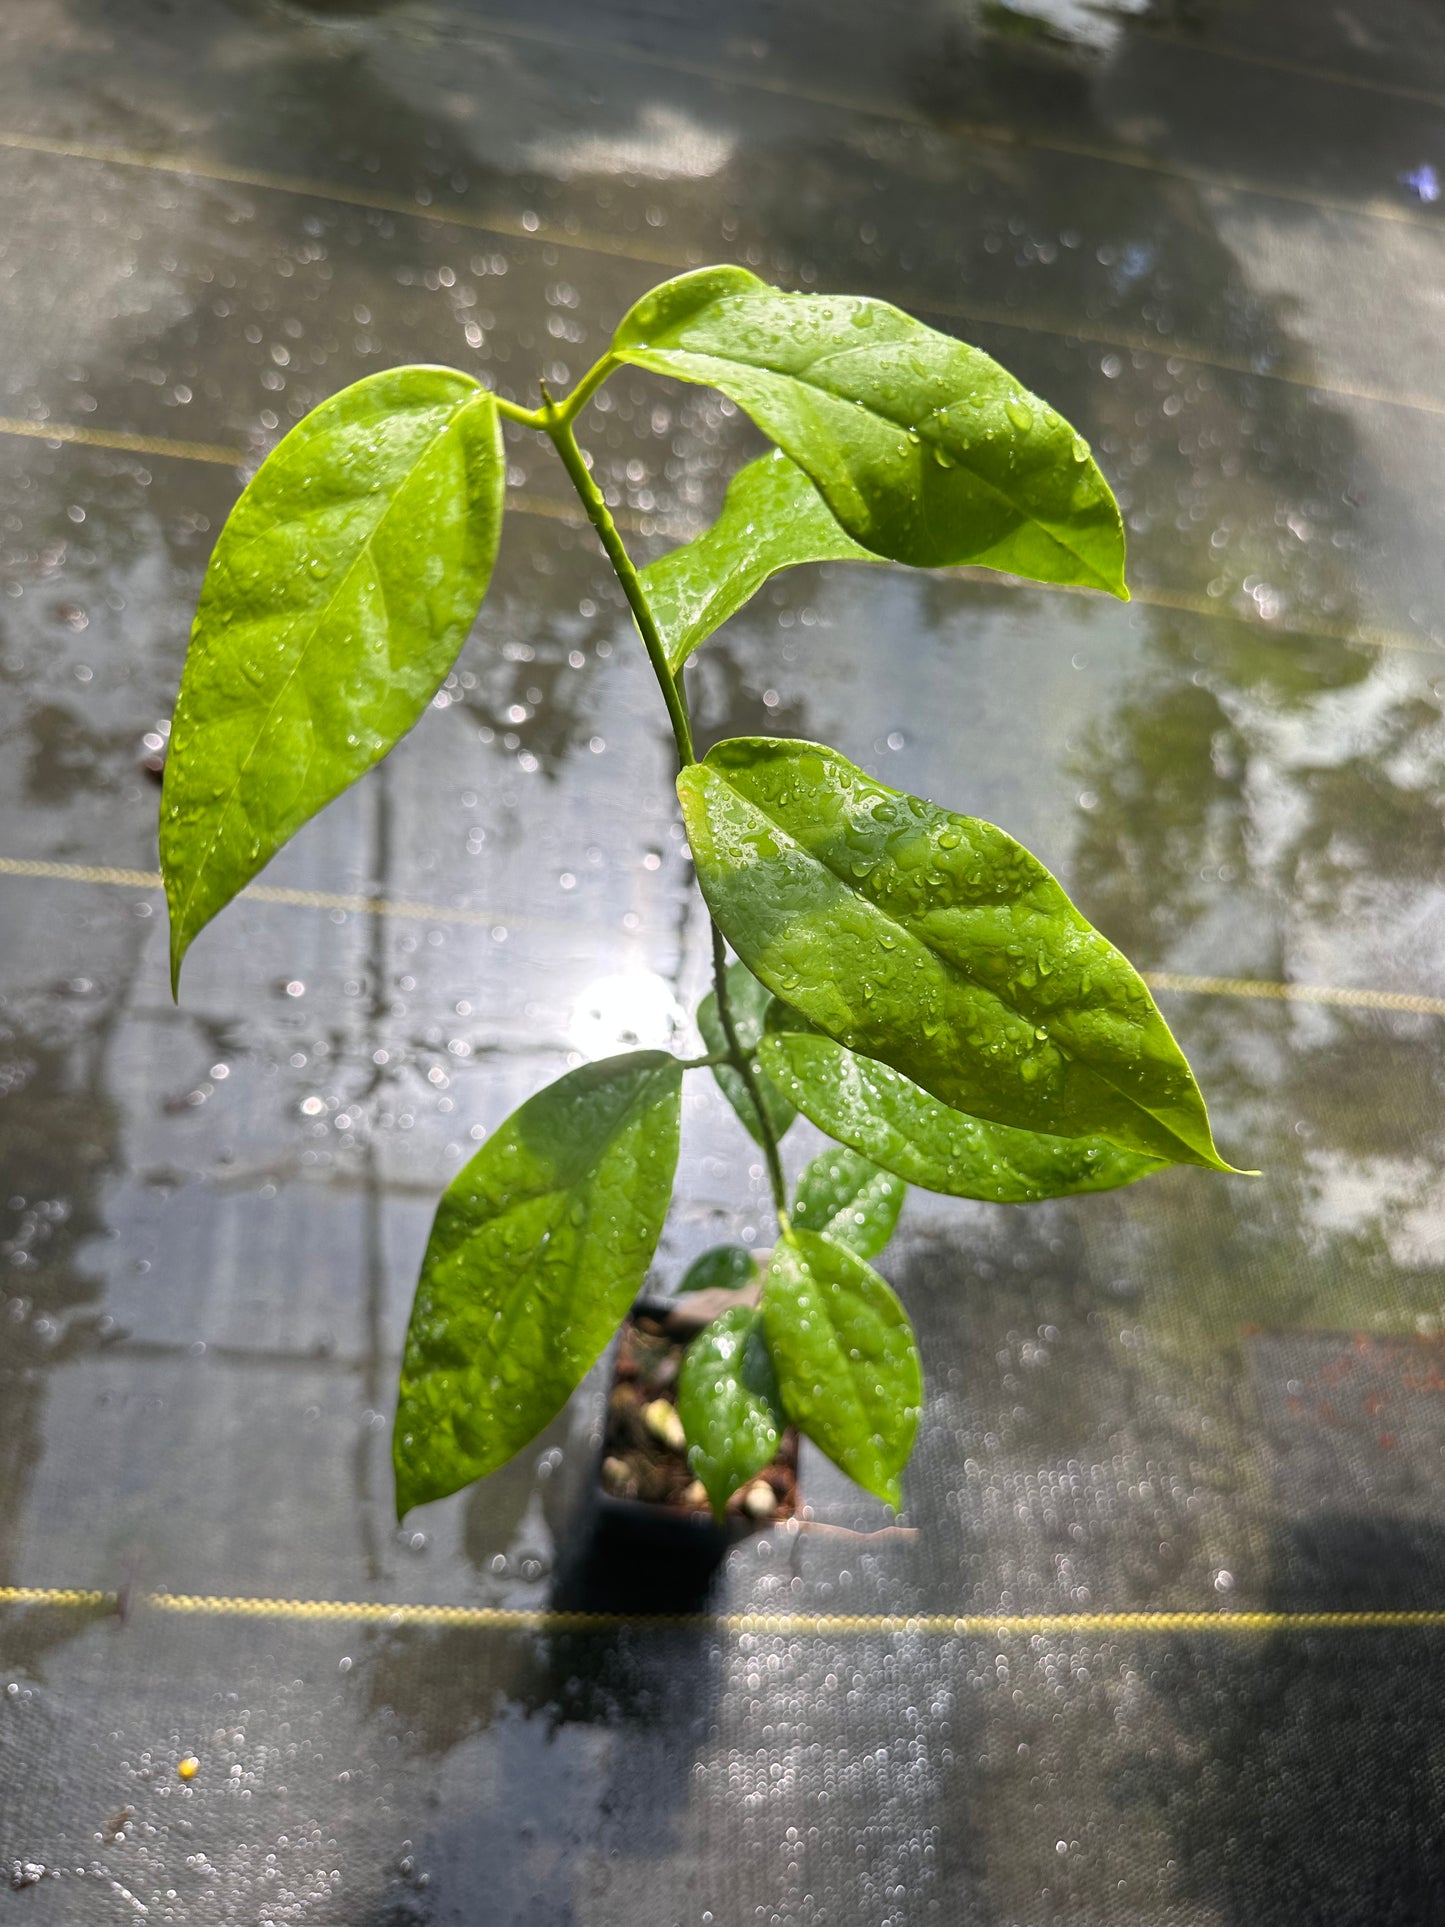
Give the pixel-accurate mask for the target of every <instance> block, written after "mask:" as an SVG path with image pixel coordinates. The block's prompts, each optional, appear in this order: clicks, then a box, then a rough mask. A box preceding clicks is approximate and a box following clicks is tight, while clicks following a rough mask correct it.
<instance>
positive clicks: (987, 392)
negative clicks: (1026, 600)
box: [613, 267, 1128, 598]
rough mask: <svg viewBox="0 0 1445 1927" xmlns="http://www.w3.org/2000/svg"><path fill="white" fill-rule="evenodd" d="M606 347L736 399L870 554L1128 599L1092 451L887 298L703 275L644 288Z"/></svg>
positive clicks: (962, 348)
mask: <svg viewBox="0 0 1445 1927" xmlns="http://www.w3.org/2000/svg"><path fill="white" fill-rule="evenodd" d="M613 353H614V354H616V355H617V356H618V357H619V358H620V359H621V360H623V361H627V362H631V363H632V364H633V365H634V366H635V367H639V368H651V369H654V370H655V371H656V372H657V373H658V374H663V375H675V376H677V377H678V378H680V379H681V380H683V381H696V382H703V383H706V384H707V385H708V386H709V387H712V388H718V389H721V390H722V392H723V393H724V394H725V395H729V396H731V397H732V399H733V400H734V401H735V402H737V403H738V405H739V406H740V407H741V408H745V409H746V410H747V412H748V413H749V414H750V415H751V416H752V418H753V420H754V421H755V422H756V423H757V425H758V427H759V428H761V429H762V431H763V433H764V434H765V435H767V436H769V437H770V438H771V439H772V440H773V441H775V442H776V443H777V444H778V446H779V447H780V448H781V449H782V450H783V451H784V453H785V454H787V455H789V456H790V457H791V458H792V460H793V461H795V462H796V463H797V464H798V466H799V467H800V468H803V469H806V470H807V472H808V474H809V475H810V476H811V477H812V478H813V480H814V482H816V483H817V485H818V488H819V490H820V491H821V493H822V495H823V497H824V499H825V500H826V502H827V504H828V507H829V508H830V509H831V510H832V511H833V514H834V515H835V516H836V517H837V519H838V521H839V522H841V523H842V525H843V527H844V529H845V530H846V531H847V533H848V534H849V535H851V536H852V537H853V538H854V540H855V541H857V542H860V543H862V545H863V546H864V547H865V548H868V549H872V550H873V551H875V553H877V554H879V555H885V556H891V557H892V558H893V559H894V560H895V561H898V562H911V563H915V564H919V565H921V566H924V567H934V566H938V565H942V564H948V563H961V562H973V563H979V564H982V565H983V566H984V567H986V568H991V569H1008V570H1011V571H1012V572H1013V573H1015V574H1017V575H1023V576H1031V577H1032V578H1033V579H1034V580H1036V581H1039V582H1062V583H1070V584H1075V585H1078V586H1081V587H1086V588H1091V589H1105V590H1107V591H1108V592H1109V593H1110V594H1112V595H1118V596H1123V597H1125V598H1127V596H1128V591H1127V589H1126V588H1125V587H1124V531H1123V525H1122V523H1121V522H1120V519H1119V510H1118V506H1117V504H1116V503H1115V501H1114V498H1113V496H1112V495H1111V494H1110V492H1109V486H1108V484H1107V483H1106V482H1105V480H1104V478H1103V476H1102V475H1101V474H1100V472H1099V470H1098V468H1097V466H1096V465H1095V463H1094V461H1093V458H1092V456H1091V455H1090V453H1089V450H1088V446H1087V444H1086V443H1085V442H1084V441H1083V440H1082V438H1081V437H1080V436H1078V435H1077V434H1076V433H1075V432H1074V430H1073V429H1072V428H1071V427H1070V426H1069V424H1068V423H1067V422H1066V421H1064V420H1063V419H1062V418H1061V417H1060V416H1059V415H1057V414H1055V412H1054V411H1053V409H1051V408H1050V407H1048V405H1047V404H1046V403H1044V402H1042V401H1040V400H1039V399H1038V397H1037V396H1036V395H1031V394H1029V393H1028V391H1027V390H1026V389H1024V388H1022V387H1020V385H1019V384H1018V382H1016V381H1015V380H1014V379H1013V377H1012V376H1011V375H1010V374H1008V372H1007V371H1006V370H1005V369H1003V368H1001V367H1000V366H999V365H998V363H997V362H996V361H992V360H990V358H989V357H988V356H987V355H985V354H982V353H981V352H980V351H979V350H978V349H977V348H970V347H967V346H966V345H965V344H964V343H963V342H961V341H955V340H954V339H953V337H952V336H951V335H942V334H939V333H937V332H936V331H935V330H934V329H932V328H927V327H925V326H924V325H923V323H922V322H921V321H915V320H914V319H913V317H912V316H911V315H906V314H903V313H902V312H901V311H900V310H899V309H897V308H892V307H889V306H888V305H887V303H886V302H882V301H872V300H869V299H867V298H865V297H863V296H861V295H817V294H784V293H782V292H781V291H780V290H779V289H777V288H771V287H769V286H768V285H767V283H766V282H763V281H759V280H758V278H757V277H756V276H755V275H752V274H749V273H748V272H747V270H746V269H745V268H737V267H719V268H699V269H698V270H697V271H696V272H695V273H692V274H685V275H682V276H680V277H679V278H678V279H677V280H675V281H668V282H665V283H664V284H663V286H662V287H660V288H654V289H653V291H652V292H651V293H650V294H647V295H644V296H643V298H642V300H641V301H639V302H638V303H637V305H636V307H634V308H633V309H632V310H631V312H630V313H629V314H627V315H625V316H624V317H623V319H622V323H621V325H620V326H619V328H618V330H617V333H616V335H615V337H614V339H613Z"/></svg>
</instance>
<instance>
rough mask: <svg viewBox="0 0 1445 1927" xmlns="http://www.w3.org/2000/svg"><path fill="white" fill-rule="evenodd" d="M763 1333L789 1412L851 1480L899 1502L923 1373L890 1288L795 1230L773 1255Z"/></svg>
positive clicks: (868, 1269)
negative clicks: (899, 1478)
mask: <svg viewBox="0 0 1445 1927" xmlns="http://www.w3.org/2000/svg"><path fill="white" fill-rule="evenodd" d="M763 1329H764V1331H765V1332H766V1334H767V1340H768V1350H769V1351H770V1352H771V1353H772V1358H773V1369H774V1371H775V1372H776V1373H777V1375H778V1389H779V1391H780V1392H781V1393H782V1399H783V1410H784V1411H785V1412H786V1413H787V1415H788V1417H789V1418H790V1419H792V1421H793V1423H794V1424H795V1425H796V1426H797V1427H798V1429H799V1430H800V1431H802V1432H805V1433H806V1434H807V1436H808V1437H809V1438H810V1439H811V1440H812V1441H813V1443H814V1445H816V1446H818V1447H820V1448H821V1449H822V1450H823V1451H824V1452H826V1453H827V1455H828V1457H829V1458H830V1459H832V1461H833V1463H834V1464H835V1465H836V1466H838V1467H839V1468H840V1469H841V1470H842V1471H844V1472H846V1473H847V1474H848V1476H849V1478H850V1479H856V1480H857V1481H858V1483H859V1485H861V1486H863V1487H865V1488H866V1490H868V1491H869V1492H872V1493H873V1494H875V1496H876V1497H878V1498H880V1499H884V1500H886V1501H887V1503H888V1504H889V1505H893V1506H896V1505H898V1504H899V1503H900V1500H901V1497H902V1493H901V1489H900V1486H899V1483H898V1474H899V1473H900V1472H901V1471H902V1470H903V1467H904V1465H905V1464H906V1463H907V1461H908V1454H909V1453H910V1452H911V1451H912V1449H913V1435H914V1433H915V1432H916V1431H917V1430H918V1416H919V1412H920V1410H921V1409H922V1405H923V1375H922V1373H921V1371H920V1369H919V1364H918V1348H917V1346H916V1345H915V1343H914V1338H913V1327H912V1326H911V1325H910V1324H909V1322H908V1318H907V1315H906V1314H905V1312H904V1310H903V1307H902V1305H900V1304H899V1302H898V1300H897V1299H896V1298H895V1297H894V1295H893V1293H892V1291H891V1290H890V1289H889V1287H888V1286H887V1285H886V1284H885V1283H884V1281H883V1280H882V1279H881V1278H880V1277H879V1276H878V1273H877V1272H876V1271H874V1269H873V1267H872V1266H871V1265H868V1264H865V1263H864V1262H863V1260H862V1259H861V1258H860V1257H859V1256H858V1255H857V1253H856V1252H853V1251H849V1250H848V1248H847V1247H846V1246H845V1245H839V1244H834V1242H833V1241H832V1239H831V1238H820V1237H819V1236H818V1235H817V1234H816V1233H815V1232H812V1231H798V1230H795V1231H794V1233H793V1241H792V1242H791V1243H788V1242H787V1241H786V1240H785V1241H783V1242H780V1243H779V1244H778V1246H777V1247H776V1249H775V1250H774V1252H773V1262H772V1264H771V1266H770V1267H769V1269H768V1282H767V1284H766V1286H765V1287H764V1289H763Z"/></svg>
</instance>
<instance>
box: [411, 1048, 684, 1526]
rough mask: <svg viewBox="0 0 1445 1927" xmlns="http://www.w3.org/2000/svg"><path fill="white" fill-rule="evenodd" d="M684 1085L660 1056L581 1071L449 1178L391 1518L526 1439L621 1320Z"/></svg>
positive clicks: (422, 1302)
mask: <svg viewBox="0 0 1445 1927" xmlns="http://www.w3.org/2000/svg"><path fill="white" fill-rule="evenodd" d="M681 1089H682V1072H681V1070H680V1068H679V1066H678V1063H677V1060H676V1059H675V1058H673V1057H669V1056H668V1055H667V1054H666V1053H665V1052H662V1051H634V1052H630V1053H628V1054H627V1055H626V1056H623V1057H610V1058H606V1059H604V1060H603V1062H601V1063H600V1064H586V1065H584V1066H583V1067H582V1068H581V1069H580V1070H575V1071H569V1072H568V1074H567V1075H566V1076H565V1077H563V1078H559V1079H558V1081H557V1082H556V1083H555V1084H550V1085H549V1086H548V1087H547V1089H546V1090H544V1091H539V1092H538V1094H537V1095H536V1096H535V1097H532V1098H529V1099H528V1100H527V1102H526V1103H525V1104H524V1105H522V1107H521V1109H520V1110H518V1111H514V1112H513V1114H512V1115H511V1117H509V1118H508V1119H507V1121H506V1123H505V1124H503V1125H502V1127H501V1128H500V1130H498V1131H496V1132H494V1133H493V1135H492V1136H491V1137H489V1138H488V1139H487V1141H486V1143H485V1144H484V1145H483V1146H482V1148H481V1150H480V1151H478V1152H477V1154H476V1156H475V1157H474V1158H473V1159H472V1160H471V1162H470V1163H469V1164H468V1165H467V1166H466V1167H465V1169H464V1170H462V1171H461V1172H460V1173H459V1174H458V1175H457V1177H456V1178H454V1179H453V1181H452V1183H451V1185H450V1186H449V1188H448V1189H447V1191H446V1193H445V1195H444V1196H443V1198H442V1201H441V1204H440V1206H439V1207H438V1209H437V1215H436V1222H435V1223H434V1224H433V1226H432V1233H431V1239H430V1242H429V1243H428V1245H427V1249H426V1257H425V1258H424V1260H423V1262H422V1269H421V1278H420V1280H419V1282H418V1284H417V1290H416V1301H415V1303H414V1304H413V1306H412V1313H411V1323H410V1325H409V1327H408V1329H407V1336H406V1354H405V1357H404V1359H403V1361H402V1368H401V1390H400V1395H399V1401H398V1405H397V1414H396V1430H395V1435H394V1440H393V1456H394V1458H395V1462H396V1504H397V1515H398V1517H400V1516H401V1514H403V1513H405V1512H406V1511H407V1510H408V1509H409V1508H410V1507H412V1506H414V1505H422V1504H424V1503H425V1502H426V1501H427V1500H429V1499H440V1498H444V1497H445V1496H446V1495H447V1493H449V1492H455V1491H457V1490H458V1488H459V1487H461V1486H464V1485H466V1484H468V1483H469V1482H470V1481H471V1480H472V1479H476V1478H480V1477H481V1475H482V1474H483V1473H484V1472H490V1471H492V1470H493V1469H494V1468H495V1467H497V1466H499V1465H502V1464H504V1463H505V1461H506V1460H508V1459H509V1458H511V1456H512V1454H513V1453H514V1452H516V1451H518V1450H519V1449H520V1448H521V1447H522V1446H524V1445H525V1444H526V1443H527V1441H528V1439H530V1438H534V1437H535V1436H536V1434H537V1433H538V1432H539V1431H540V1430H541V1429H542V1427H543V1426H544V1425H545V1424H546V1423H547V1421H548V1420H549V1419H550V1418H551V1417H552V1416H553V1415H554V1413H556V1412H557V1411H559V1410H560V1409H561V1407H562V1406H563V1405H564V1404H565V1403H566V1401H567V1398H568V1396H569V1395H570V1393H571V1392H572V1390H573V1388H574V1386H575V1385H576V1384H577V1382H578V1380H579V1379H580V1378H581V1377H582V1375H583V1373H584V1372H585V1371H586V1370H587V1369H588V1367H589V1366H590V1365H591V1364H592V1363H593V1361H594V1360H595V1359H596V1357H597V1355H598V1354H599V1352H600V1351H601V1350H602V1348H603V1346H604V1345H605V1344H606V1343H607V1340H608V1338H609V1337H610V1336H611V1335H612V1333H613V1331H614V1330H615V1329H616V1327H617V1325H618V1324H619V1323H620V1322H621V1320H622V1317H623V1315H624V1314H625V1312H626V1311H627V1308H628V1306H629V1305H630V1304H631V1303H632V1300H633V1298H634V1297H635V1296H636V1294H637V1291H638V1288H639V1287H640V1286H641V1284H642V1281H643V1278H644V1276H645V1274H646V1271H647V1267H648V1265H649V1263H650V1262H651V1259H652V1254H653V1251H654V1249H655V1248H656V1245H657V1239H658V1235H659V1233H660V1232H661V1230H662V1221H663V1218H664V1217H665V1216H666V1214H667V1205H668V1199H669V1197H670V1196H671V1193H672V1180H673V1173H674V1171H675V1169H676V1166H677V1139H678V1120H679V1116H680V1113H681Z"/></svg>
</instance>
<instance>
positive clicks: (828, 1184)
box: [793, 1047, 908, 1258]
mask: <svg viewBox="0 0 1445 1927" xmlns="http://www.w3.org/2000/svg"><path fill="white" fill-rule="evenodd" d="M835 1048H836V1047H835ZM907 1191H908V1186H907V1185H906V1184H904V1182H903V1181H902V1179H901V1178H899V1177H898V1176H897V1175H896V1173H894V1172H892V1171H884V1170H881V1169H880V1168H879V1167H878V1165H876V1164H874V1163H873V1162H872V1161H871V1160H870V1159H869V1158H866V1157H861V1156H860V1155H859V1154H858V1152H857V1151H855V1150H851V1149H850V1150H843V1149H841V1148H839V1147H838V1146H836V1145H834V1146H830V1147H829V1149H828V1150H826V1151H823V1152H821V1153H820V1154H819V1155H818V1156H817V1157H815V1158H814V1159H813V1162H812V1163H811V1164H810V1165H809V1166H808V1168H807V1169H806V1170H805V1171H804V1173H803V1175H802V1176H801V1177H800V1178H799V1179H798V1193H797V1196H796V1198H795V1199H794V1200H793V1223H794V1224H795V1225H796V1226H799V1227H800V1228H801V1229H802V1230H804V1231H816V1232H818V1233H819V1234H820V1235H821V1236H822V1237H825V1238H831V1239H833V1241H834V1242H835V1243H836V1244H840V1245H847V1247H848V1249H849V1250H850V1251H856V1252H857V1254H858V1256H859V1257H860V1258H876V1257H877V1255H878V1253H879V1252H880V1251H881V1250H882V1249H883V1247H884V1245H886V1244H887V1242H888V1240H889V1239H890V1238H891V1237H892V1236H893V1227H894V1226H895V1225H896V1224H897V1222H898V1214H899V1212H900V1211H901V1210H902V1209H903V1200H904V1197H905V1195H906V1194H907Z"/></svg>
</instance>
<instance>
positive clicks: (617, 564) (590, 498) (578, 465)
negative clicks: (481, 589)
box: [542, 389, 697, 769]
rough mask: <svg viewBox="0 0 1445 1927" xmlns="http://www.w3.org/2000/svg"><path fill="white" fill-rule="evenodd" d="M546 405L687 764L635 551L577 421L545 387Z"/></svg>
mask: <svg viewBox="0 0 1445 1927" xmlns="http://www.w3.org/2000/svg"><path fill="white" fill-rule="evenodd" d="M542 392H543V395H544V396H545V406H544V409H543V419H542V427H543V428H544V429H545V430H546V432H547V434H548V435H549V436H550V437H551V441H552V446H553V447H554V448H555V449H556V451H557V453H558V454H559V455H560V456H561V457H562V466H563V467H564V468H565V469H566V471H567V473H568V475H569V476H570V477H571V480H572V486H573V488H575V489H576V491H577V494H578V497H579V498H580V500H581V503H582V506H583V508H584V509H586V511H587V520H588V521H589V522H590V523H591V524H592V526H593V528H594V529H596V531H597V539H598V540H599V541H600V542H601V544H602V546H603V548H604V549H605V550H606V552H607V560H608V561H609V562H610V563H611V564H612V568H613V572H614V574H615V575H616V577H617V580H618V581H619V582H620V583H621V584H622V593H623V594H624V595H625V596H626V597H627V602H628V607H629V608H630V609H631V610H632V618H633V621H634V622H635V623H636V624H637V629H638V633H639V634H640V635H641V637H642V642H643V647H644V648H645V649H646V650H647V659H648V661H649V662H650V663H651V664H652V673H653V674H654V675H655V676H656V677H657V683H658V687H659V688H660V689H661V691H662V699H663V701H664V702H665V703H666V704H667V715H668V720H669V721H670V722H671V724H672V734H673V738H674V740H675V741H676V743H677V760H678V761H679V762H680V763H681V764H682V766H683V768H684V769H686V768H687V766H688V764H689V763H693V762H696V760H697V759H696V757H695V756H694V755H693V753H692V728H691V725H690V724H689V722H688V717H687V705H686V704H685V703H684V701H683V699H682V692H681V690H680V689H679V688H678V685H677V678H676V677H675V676H674V675H673V673H672V667H671V665H670V663H669V662H668V660H667V645H666V644H665V643H664V642H663V640H662V636H661V633H660V631H659V630H658V627H657V624H656V622H654V620H653V617H652V611H651V609H650V608H649V607H648V606H647V596H646V593H645V592H644V590H643V587H642V582H641V580H640V578H639V576H638V573H637V570H636V567H635V566H634V564H633V561H632V557H631V556H630V555H629V554H628V553H627V550H626V549H625V548H624V547H623V545H622V537H621V536H620V535H619V534H618V533H617V524H616V523H615V522H614V521H613V520H612V514H611V511H610V510H609V508H608V506H607V504H606V502H605V501H604V500H603V499H602V491H601V489H600V488H598V486H597V484H596V482H594V481H593V479H592V472H591V470H590V469H589V468H588V466H587V462H586V459H585V457H584V456H583V454H582V450H581V449H580V448H579V447H578V446H577V437H576V436H575V435H574V434H573V433H572V424H571V422H570V421H569V420H568V418H567V416H566V415H565V414H564V413H563V412H562V411H561V410H560V409H559V408H558V407H557V405H556V404H555V403H554V402H553V400H552V398H551V396H550V395H547V393H546V390H545V389H544V390H543V391H542Z"/></svg>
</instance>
